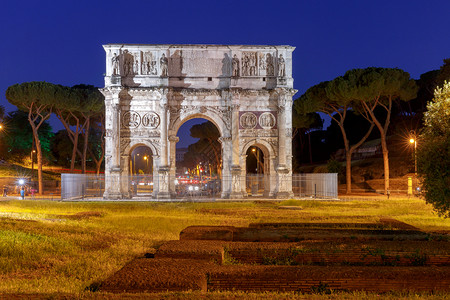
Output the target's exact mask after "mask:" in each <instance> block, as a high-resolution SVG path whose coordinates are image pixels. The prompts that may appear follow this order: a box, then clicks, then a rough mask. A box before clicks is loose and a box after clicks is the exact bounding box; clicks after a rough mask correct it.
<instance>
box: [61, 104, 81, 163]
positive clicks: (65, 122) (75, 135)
mask: <svg viewBox="0 0 450 300" xmlns="http://www.w3.org/2000/svg"><path fill="white" fill-rule="evenodd" d="M56 116H57V117H58V119H59V120H60V121H61V123H62V124H63V126H64V128H65V129H66V131H67V135H68V136H69V138H70V140H71V141H72V144H73V148H72V159H71V160H70V171H71V172H73V170H74V169H75V161H76V158H77V153H78V152H79V151H78V136H79V133H80V120H79V118H77V117H76V116H75V115H74V114H73V113H72V112H68V115H67V118H69V116H72V117H73V118H74V119H75V120H76V125H75V132H74V131H73V130H72V129H70V125H69V121H68V119H67V120H66V119H64V117H63V111H62V110H60V109H58V110H57V114H56Z"/></svg>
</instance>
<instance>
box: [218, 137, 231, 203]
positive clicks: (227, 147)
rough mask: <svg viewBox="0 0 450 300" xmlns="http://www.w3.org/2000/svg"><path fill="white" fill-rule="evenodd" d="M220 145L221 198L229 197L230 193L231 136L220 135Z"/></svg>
mask: <svg viewBox="0 0 450 300" xmlns="http://www.w3.org/2000/svg"><path fill="white" fill-rule="evenodd" d="M219 142H220V143H221V145H222V194H221V197H222V198H229V197H230V195H231V149H232V143H231V137H230V136H226V137H220V138H219Z"/></svg>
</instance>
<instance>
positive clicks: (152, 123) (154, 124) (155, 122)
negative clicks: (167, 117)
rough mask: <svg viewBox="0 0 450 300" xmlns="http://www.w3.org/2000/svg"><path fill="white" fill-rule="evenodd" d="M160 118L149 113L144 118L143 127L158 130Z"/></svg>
mask: <svg viewBox="0 0 450 300" xmlns="http://www.w3.org/2000/svg"><path fill="white" fill-rule="evenodd" d="M159 123H160V118H159V116H158V114H156V113H154V112H148V113H146V114H145V115H144V116H143V117H142V126H144V127H147V128H158V126H159Z"/></svg>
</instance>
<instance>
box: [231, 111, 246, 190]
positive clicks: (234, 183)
mask: <svg viewBox="0 0 450 300" xmlns="http://www.w3.org/2000/svg"><path fill="white" fill-rule="evenodd" d="M232 108H233V110H232V115H231V139H232V142H231V144H232V145H231V147H232V148H231V161H232V165H231V195H230V198H242V197H243V194H242V182H241V165H240V164H239V158H240V157H239V154H240V153H239V151H240V146H239V105H237V104H234V105H233V106H232Z"/></svg>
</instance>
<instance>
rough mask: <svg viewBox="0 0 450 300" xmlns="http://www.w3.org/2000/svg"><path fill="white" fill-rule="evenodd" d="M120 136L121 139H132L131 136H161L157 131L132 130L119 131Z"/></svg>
mask: <svg viewBox="0 0 450 300" xmlns="http://www.w3.org/2000/svg"><path fill="white" fill-rule="evenodd" d="M120 136H121V137H128V138H129V137H133V136H138V137H160V136H161V132H160V131H159V130H148V129H134V130H129V129H122V130H121V131H120Z"/></svg>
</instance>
